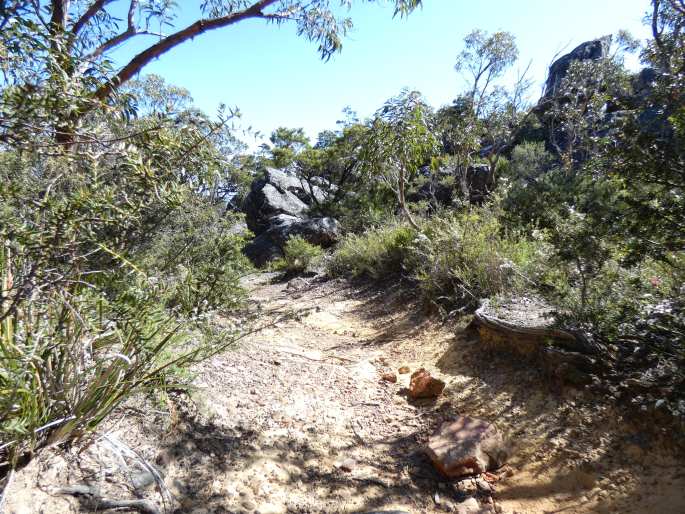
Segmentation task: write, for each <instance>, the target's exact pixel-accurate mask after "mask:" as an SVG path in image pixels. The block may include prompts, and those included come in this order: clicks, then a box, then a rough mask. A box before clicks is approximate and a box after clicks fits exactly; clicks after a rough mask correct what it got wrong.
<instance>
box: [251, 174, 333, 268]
mask: <svg viewBox="0 0 685 514" xmlns="http://www.w3.org/2000/svg"><path fill="white" fill-rule="evenodd" d="M320 186H325V180H324V179H322V178H319V180H317V181H312V184H311V185H310V184H308V183H306V182H304V181H301V180H300V179H299V178H297V177H296V176H295V175H293V174H291V173H289V172H288V171H286V170H279V169H275V168H266V169H265V170H264V176H263V177H262V178H259V179H257V180H255V181H254V182H253V183H252V186H251V189H250V193H249V194H248V195H247V197H246V198H245V201H244V203H243V211H244V212H245V217H246V222H247V226H248V228H249V229H250V230H251V231H252V232H253V233H254V234H255V235H256V237H255V239H254V240H253V241H252V242H250V243H249V244H248V245H247V246H246V247H245V248H244V250H243V251H244V253H245V255H247V256H248V257H249V258H250V260H251V261H252V262H253V263H254V264H255V265H257V266H263V265H265V264H266V263H268V262H269V261H271V260H274V259H277V258H279V257H282V256H283V246H284V245H285V243H286V242H287V241H288V239H289V238H290V237H292V236H301V237H303V238H304V239H306V240H307V241H308V242H310V243H312V244H315V245H319V246H322V247H324V248H325V247H329V246H331V245H333V244H334V243H335V242H336V241H337V240H338V237H339V236H340V226H339V223H338V222H337V220H335V219H333V218H329V217H311V216H310V214H309V213H310V210H311V207H312V205H313V204H314V203H316V202H318V203H322V202H324V201H325V200H326V197H327V193H326V191H325V190H324V188H323V187H320Z"/></svg>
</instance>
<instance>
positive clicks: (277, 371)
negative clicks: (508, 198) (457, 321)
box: [5, 275, 685, 514]
mask: <svg viewBox="0 0 685 514" xmlns="http://www.w3.org/2000/svg"><path fill="white" fill-rule="evenodd" d="M269 278H273V277H270V276H268V275H261V276H259V277H258V278H257V279H255V280H254V281H253V282H252V283H251V284H250V287H251V289H252V298H253V300H254V302H255V304H254V305H255V308H259V309H261V311H262V313H263V315H262V318H263V321H264V322H267V321H268V320H269V319H276V317H277V316H278V314H277V313H280V312H282V311H283V310H284V309H292V310H293V311H295V312H299V313H300V315H299V316H297V317H295V318H293V319H289V320H287V321H281V322H278V323H276V324H275V325H273V326H271V327H269V328H267V329H265V330H263V331H261V332H259V333H257V334H255V335H254V336H251V337H250V338H249V339H247V340H246V341H245V342H244V343H243V344H241V346H240V347H239V348H238V349H236V350H235V351H230V352H227V353H225V354H222V355H219V356H216V357H215V358H213V359H211V360H210V361H208V362H206V363H204V364H203V365H202V366H200V367H199V368H198V369H196V370H195V374H196V375H195V378H194V385H195V386H196V388H197V389H196V391H195V392H193V394H192V395H191V397H190V399H188V398H187V397H184V396H183V397H179V398H176V399H174V400H173V401H171V402H170V403H169V405H170V407H171V412H170V413H169V411H167V409H162V408H160V406H155V405H154V404H150V402H149V401H148V402H147V404H145V406H144V407H143V408H141V407H138V408H137V409H136V408H135V407H133V408H128V409H126V411H125V412H122V415H121V417H120V419H118V420H116V421H115V422H114V423H113V424H112V425H111V426H110V427H108V433H109V434H110V435H111V436H112V437H114V438H118V439H120V440H122V441H124V442H125V443H126V444H128V446H130V447H131V448H134V449H135V450H136V451H137V452H138V453H139V454H140V455H142V456H143V457H145V458H146V459H148V460H149V461H150V462H153V463H155V465H156V466H157V467H158V469H159V470H160V471H161V472H162V473H163V475H164V481H165V484H166V485H167V487H168V488H169V491H170V493H171V494H172V495H173V497H174V507H173V508H171V509H169V510H170V511H172V512H176V513H186V512H190V513H194V514H208V513H234V512H236V513H238V512H259V513H261V514H267V513H282V512H293V513H328V512H330V513H334V512H360V513H361V512H375V511H384V512H391V511H402V512H406V513H433V512H450V511H455V512H456V508H457V507H456V505H457V504H458V503H459V502H460V501H461V500H463V499H464V498H466V496H467V495H470V494H476V495H477V497H478V498H479V501H480V502H481V505H482V506H483V507H484V508H488V507H487V506H488V505H490V507H489V508H491V509H492V511H494V509H495V507H496V508H497V510H500V509H501V510H502V511H504V512H510V513H513V512H519V513H521V514H523V513H542V512H566V513H573V512H578V513H581V512H655V513H657V512H658V513H669V512H673V513H676V512H677V513H680V512H685V499H684V494H683V491H685V473H683V471H682V469H681V468H682V466H681V464H682V463H679V462H678V460H677V459H676V458H675V457H674V456H671V454H670V452H669V451H668V450H667V449H664V448H661V447H660V446H659V445H657V444H656V442H655V441H654V440H653V439H650V438H647V436H646V435H645V434H644V433H642V432H640V431H638V430H637V429H635V428H632V427H631V426H630V424H629V423H627V422H626V421H625V420H623V419H622V418H621V417H620V416H619V414H618V413H617V412H616V411H614V410H613V409H612V408H611V407H610V406H609V405H608V404H604V403H602V402H601V401H600V402H598V401H597V400H596V399H585V398H583V397H582V396H581V395H580V393H578V392H575V391H564V392H558V391H551V390H550V389H549V388H548V387H547V386H546V385H544V381H543V380H542V377H541V376H540V375H539V373H538V372H537V371H536V370H534V369H532V368H531V366H530V365H529V364H527V363H523V362H516V361H515V360H514V359H512V358H511V357H508V356H501V355H487V354H485V353H484V352H483V349H482V348H481V347H480V346H479V343H478V340H477V338H476V337H475V336H474V335H472V334H470V333H468V332H467V331H465V330H463V329H458V328H455V327H454V326H448V325H440V324H439V323H438V322H436V321H435V320H432V319H430V318H428V317H424V316H422V315H421V313H420V309H419V307H418V305H416V304H415V302H414V301H413V299H412V298H411V297H407V296H406V295H405V294H403V293H402V292H401V291H400V290H399V289H398V288H393V287H389V288H385V289H384V290H383V291H382V292H381V291H378V290H369V289H364V288H355V287H351V286H349V285H347V284H346V283H344V282H340V281H322V280H318V279H295V280H293V281H291V282H287V283H286V282H275V283H271V282H270V281H269V280H268V279H269ZM405 365H406V366H409V367H410V368H411V369H412V371H413V370H414V369H416V368H418V367H425V368H427V369H428V370H429V371H431V373H433V374H435V375H437V376H439V377H440V378H442V379H443V380H445V381H446V382H447V388H446V390H445V392H444V394H443V396H442V397H441V398H440V399H439V401H438V402H428V401H425V402H410V401H408V399H407V397H406V395H405V394H404V392H403V391H404V388H406V386H407V384H408V380H409V375H406V374H405V375H398V378H399V380H398V382H397V383H396V384H392V383H389V382H385V381H382V380H380V374H381V373H382V372H384V371H390V370H392V371H396V370H397V368H399V367H400V366H405ZM562 393H563V394H562ZM457 414H468V415H471V416H477V417H483V418H484V419H487V420H488V421H493V422H496V423H497V424H498V426H499V427H500V428H501V429H502V431H503V432H504V433H505V434H506V435H507V436H508V437H509V438H510V439H511V441H512V458H511V460H510V462H509V464H508V465H507V466H506V467H505V468H503V469H502V470H501V471H500V472H499V473H498V477H499V480H498V481H497V482H496V483H495V484H494V493H486V492H485V491H482V490H478V488H477V486H476V485H475V483H474V482H473V481H471V480H465V481H462V482H459V483H455V482H454V481H451V482H450V481H446V480H443V479H442V478H441V477H440V476H439V475H437V474H436V473H435V472H434V470H433V468H432V466H431V464H430V463H429V462H428V460H427V459H426V457H425V456H424V455H423V453H422V447H423V445H424V444H425V441H426V440H427V438H428V436H429V435H430V433H431V431H432V430H434V429H435V427H437V426H438V425H439V424H440V422H441V421H443V420H445V419H449V418H450V417H451V416H454V415H457ZM115 440H116V439H115ZM111 453H116V452H111V451H110V454H111ZM117 458H118V459H119V460H122V458H121V455H118V456H117V455H114V457H113V456H111V455H109V456H108V455H107V449H106V448H104V447H103V446H102V444H101V443H98V444H95V445H93V446H92V447H91V448H90V449H89V450H88V451H86V452H84V453H82V454H80V455H78V456H76V455H75V454H74V453H73V452H59V453H52V454H46V455H44V456H43V457H41V458H40V459H36V461H34V463H32V464H31V465H30V466H29V467H28V468H26V469H25V470H23V471H22V472H20V473H19V474H18V475H17V477H16V479H15V480H14V482H13V485H12V487H11V489H10V491H9V492H8V493H9V494H8V504H7V506H6V508H5V512H8V513H16V514H19V513H22V514H24V513H25V514H29V513H38V512H44V513H46V514H47V513H50V514H53V513H55V514H61V513H67V512H69V513H73V512H78V511H79V510H78V509H79V500H77V499H74V498H73V497H71V496H55V495H54V494H53V493H54V491H55V487H57V486H63V485H65V484H75V483H91V484H92V483H94V482H97V484H98V485H99V487H100V488H101V490H103V491H104V493H106V494H107V495H108V496H111V497H119V498H128V499H130V498H133V497H135V496H136V494H137V495H138V496H143V497H148V498H150V499H151V500H153V501H156V502H159V494H156V492H155V490H154V488H153V487H148V488H147V490H145V489H144V488H143V487H141V488H139V489H138V490H137V493H136V491H133V488H132V487H131V485H130V484H131V477H132V476H133V475H134V473H132V472H130V473H124V474H123V475H124V476H122V473H121V469H122V466H121V465H119V467H118V468H117V465H116V461H117ZM123 460H126V456H124V459H123ZM133 481H135V477H134V479H133ZM84 505H87V502H84V501H83V500H81V507H82V508H83V506H84ZM160 505H161V503H160ZM82 511H83V510H81V512H82ZM483 512H486V510H483Z"/></svg>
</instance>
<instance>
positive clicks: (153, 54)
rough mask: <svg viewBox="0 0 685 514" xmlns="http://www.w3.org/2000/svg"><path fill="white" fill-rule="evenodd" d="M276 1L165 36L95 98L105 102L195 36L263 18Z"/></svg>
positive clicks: (200, 22)
mask: <svg viewBox="0 0 685 514" xmlns="http://www.w3.org/2000/svg"><path fill="white" fill-rule="evenodd" d="M277 1H278V0H259V1H258V2H255V3H254V4H253V5H251V6H250V7H248V8H247V9H245V10H243V11H238V12H234V13H231V14H229V15H226V16H223V17H221V18H212V19H205V20H198V21H196V22H195V23H193V24H192V25H189V26H187V27H186V28H184V29H182V30H180V31H178V32H176V33H174V34H171V35H170V36H167V37H166V38H164V39H163V40H161V41H159V42H158V43H157V44H155V45H152V46H151V47H149V48H147V49H145V50H143V51H142V52H140V53H139V54H138V55H136V56H135V57H134V58H133V59H131V61H129V63H128V64H126V66H124V67H123V68H122V69H121V70H119V72H118V73H117V74H116V75H115V76H114V77H112V78H111V79H110V80H109V81H107V82H106V83H105V84H103V85H102V86H101V87H100V88H99V89H98V90H97V91H96V92H95V97H96V98H97V99H99V100H105V99H106V98H108V97H109V96H110V95H111V94H112V93H113V92H114V91H115V90H116V89H117V88H118V87H119V86H121V85H122V84H124V83H125V82H127V81H128V80H130V79H131V78H132V77H133V76H134V75H135V74H136V73H138V72H139V71H140V70H141V69H142V68H143V67H145V66H146V65H147V64H149V63H150V61H152V60H153V59H156V58H158V57H159V56H161V55H162V54H164V53H166V52H168V51H169V50H171V49H172V48H174V47H176V46H178V45H180V44H181V43H185V42H186V41H188V40H189V39H193V38H194V37H195V36H198V35H200V34H202V33H204V32H207V31H209V30H215V29H219V28H223V27H227V26H229V25H233V24H234V23H238V22H239V21H242V20H245V19H248V18H265V17H266V16H267V15H265V14H264V13H263V12H262V10H263V9H265V8H266V7H268V6H270V5H271V4H273V3H276V2H277ZM129 37H130V36H129Z"/></svg>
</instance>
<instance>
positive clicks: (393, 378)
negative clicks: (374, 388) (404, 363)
mask: <svg viewBox="0 0 685 514" xmlns="http://www.w3.org/2000/svg"><path fill="white" fill-rule="evenodd" d="M381 378H382V379H383V380H385V381H386V382H392V383H393V384H394V383H395V382H397V375H395V374H394V373H383V374H382V375H381Z"/></svg>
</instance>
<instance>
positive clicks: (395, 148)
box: [365, 89, 439, 230]
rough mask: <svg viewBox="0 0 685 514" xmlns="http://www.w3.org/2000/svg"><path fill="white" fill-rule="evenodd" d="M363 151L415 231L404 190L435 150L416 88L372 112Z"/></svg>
mask: <svg viewBox="0 0 685 514" xmlns="http://www.w3.org/2000/svg"><path fill="white" fill-rule="evenodd" d="M365 153H366V160H367V163H368V166H369V167H370V169H371V170H373V171H374V172H376V173H377V176H378V177H379V178H380V179H381V180H382V181H383V182H384V183H385V184H386V185H387V186H388V187H390V188H391V189H392V190H393V191H394V193H395V195H396V197H397V201H398V203H399V205H400V208H401V209H402V211H403V213H404V215H405V216H406V218H407V220H408V221H409V224H410V225H411V226H412V227H414V228H415V229H417V230H418V229H419V227H418V225H417V224H416V222H415V221H414V218H413V217H412V215H411V212H409V209H408V208H407V202H406V191H407V188H408V186H409V184H410V183H411V182H412V180H413V179H414V178H415V177H416V175H417V174H418V172H419V169H420V168H421V167H422V166H424V165H427V164H432V159H433V158H434V157H436V156H437V155H438V153H439V145H438V140H437V138H436V136H435V131H434V116H433V111H432V109H431V108H430V107H429V106H428V105H427V104H426V102H425V101H424V100H423V98H422V97H421V94H420V93H419V92H418V91H409V90H406V89H405V90H404V91H402V92H401V93H400V94H399V95H397V96H395V97H393V98H390V99H389V100H388V101H386V102H385V104H384V105H383V107H381V108H380V109H379V110H378V111H377V112H376V114H375V117H374V119H373V121H372V125H371V130H370V133H369V135H368V140H367V145H366V151H365Z"/></svg>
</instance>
